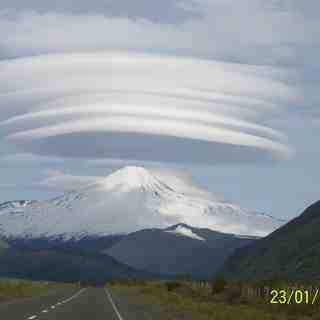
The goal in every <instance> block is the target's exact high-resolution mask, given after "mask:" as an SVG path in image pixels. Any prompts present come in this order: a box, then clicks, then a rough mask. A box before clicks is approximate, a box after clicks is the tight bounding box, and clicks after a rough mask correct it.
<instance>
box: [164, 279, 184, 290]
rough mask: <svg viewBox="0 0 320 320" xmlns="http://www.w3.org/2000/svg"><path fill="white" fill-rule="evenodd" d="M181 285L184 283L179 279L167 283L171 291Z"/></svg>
mask: <svg viewBox="0 0 320 320" xmlns="http://www.w3.org/2000/svg"><path fill="white" fill-rule="evenodd" d="M181 286H182V284H181V283H180V282H178V281H170V282H167V283H166V287H167V290H168V291H169V292H170V291H174V290H176V289H178V288H180V287H181Z"/></svg>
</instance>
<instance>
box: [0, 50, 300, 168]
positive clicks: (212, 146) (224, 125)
mask: <svg viewBox="0 0 320 320" xmlns="http://www.w3.org/2000/svg"><path fill="white" fill-rule="evenodd" d="M286 80H287V74H286V72H285V71H283V70H278V69H274V68H270V67H258V66H257V67H255V66H247V65H239V64H231V63H221V62H216V61H208V60H198V59H190V58H188V59H187V58H179V57H164V56H154V55H146V54H136V53H135V54H129V53H119V52H102V53H90V54H89V53H87V54H63V55H62V54H61V55H46V56H38V57H28V58H19V59H12V60H7V61H2V62H1V63H0V105H1V110H0V119H1V123H0V135H1V138H2V139H5V140H6V142H8V143H10V144H13V145H14V146H16V147H17V148H19V149H21V150H22V151H25V152H30V153H34V154H41V155H52V156H59V157H81V158H110V159H112V158H113V159H134V160H148V161H149V160H150V161H164V162H166V161H174V162H196V163H215V162H220V161H251V160H257V159H258V160H261V159H283V158H287V157H288V156H289V155H290V149H289V148H288V146H287V144H286V138H285V137H284V136H283V135H282V134H281V133H280V132H278V131H276V130H273V129H272V128H269V127H268V126H266V125H263V124H262V123H264V119H266V117H267V116H268V115H270V114H274V113H275V112H278V111H279V109H281V107H283V106H286V105H288V104H289V103H291V102H292V101H294V100H295V99H296V98H297V97H296V96H297V93H296V92H295V90H294V88H292V87H290V86H289V85H288V84H287V81H286Z"/></svg>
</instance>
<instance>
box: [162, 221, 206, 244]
mask: <svg viewBox="0 0 320 320" xmlns="http://www.w3.org/2000/svg"><path fill="white" fill-rule="evenodd" d="M165 232H169V233H173V234H176V235H178V236H183V237H187V238H191V239H195V240H199V241H206V239H204V238H202V237H200V236H198V235H197V234H196V233H195V232H193V231H192V230H191V229H189V228H187V227H185V226H182V225H178V226H177V227H176V228H174V229H173V230H166V231H165Z"/></svg>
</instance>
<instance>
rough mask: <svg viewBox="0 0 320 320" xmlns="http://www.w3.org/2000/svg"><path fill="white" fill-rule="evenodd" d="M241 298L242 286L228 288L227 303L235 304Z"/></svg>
mask: <svg viewBox="0 0 320 320" xmlns="http://www.w3.org/2000/svg"><path fill="white" fill-rule="evenodd" d="M240 298H241V287H240V286H234V287H231V288H228V290H227V292H226V295H225V300H226V302H227V303H230V304H231V303H235V302H236V301H238V300H239V299H240Z"/></svg>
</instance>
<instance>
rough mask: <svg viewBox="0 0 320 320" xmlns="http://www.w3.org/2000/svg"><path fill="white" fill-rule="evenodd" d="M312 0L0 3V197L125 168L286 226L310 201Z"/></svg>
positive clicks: (315, 74) (42, 193) (315, 152)
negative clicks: (180, 176) (170, 174)
mask: <svg viewBox="0 0 320 320" xmlns="http://www.w3.org/2000/svg"><path fill="white" fill-rule="evenodd" d="M319 9H320V4H319V2H318V1H315V0H310V1H298V0H273V1H263V0H243V1H237V2H235V1H231V0H194V1H190V0H181V1H176V0H165V1H155V0H136V1H134V2H133V1H128V0H117V1H112V0H109V1H106V0H105V1H102V0H93V1H90V2H88V1H83V0H81V1H77V3H76V5H75V3H74V2H73V1H70V0H63V1H62V0H57V1H54V2H53V1H40V0H30V1H27V2H21V1H18V0H10V1H9V0H3V1H1V4H0V176H1V181H0V201H7V200H14V199H46V198H49V197H52V196H56V195H58V194H60V193H61V192H63V191H66V190H69V189H70V188H74V186H77V185H81V184H84V183H87V182H90V181H91V179H94V177H95V176H99V177H100V176H105V175H107V174H109V173H110V172H112V171H113V170H115V169H117V168H120V167H122V166H125V165H129V164H139V165H143V166H146V167H148V166H150V167H161V168H170V170H177V171H187V172H189V173H191V174H192V175H193V177H194V179H195V180H196V181H197V182H198V183H199V184H200V185H201V186H203V187H204V188H207V189H208V190H210V191H212V192H215V193H218V194H223V195H224V197H225V198H226V199H229V200H231V201H234V202H235V203H238V204H240V205H241V206H243V207H245V208H249V209H254V210H257V211H261V212H266V213H268V214H271V215H273V216H276V217H279V218H285V219H290V218H292V217H294V216H296V215H297V214H299V213H301V211H302V210H303V209H304V208H305V207H306V206H307V205H309V204H311V203H312V202H314V201H316V200H319V198H320V195H319V183H318V181H319V178H320V171H319V168H318V163H319V160H320V150H319V147H318V145H319V143H318V137H319V134H320V109H319V102H320V97H319V95H318V92H317V91H318V90H317V89H318V84H319V81H320V75H319V71H320V63H319V60H318V57H319V54H320V21H319V19H318V15H317V13H318V12H319Z"/></svg>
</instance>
